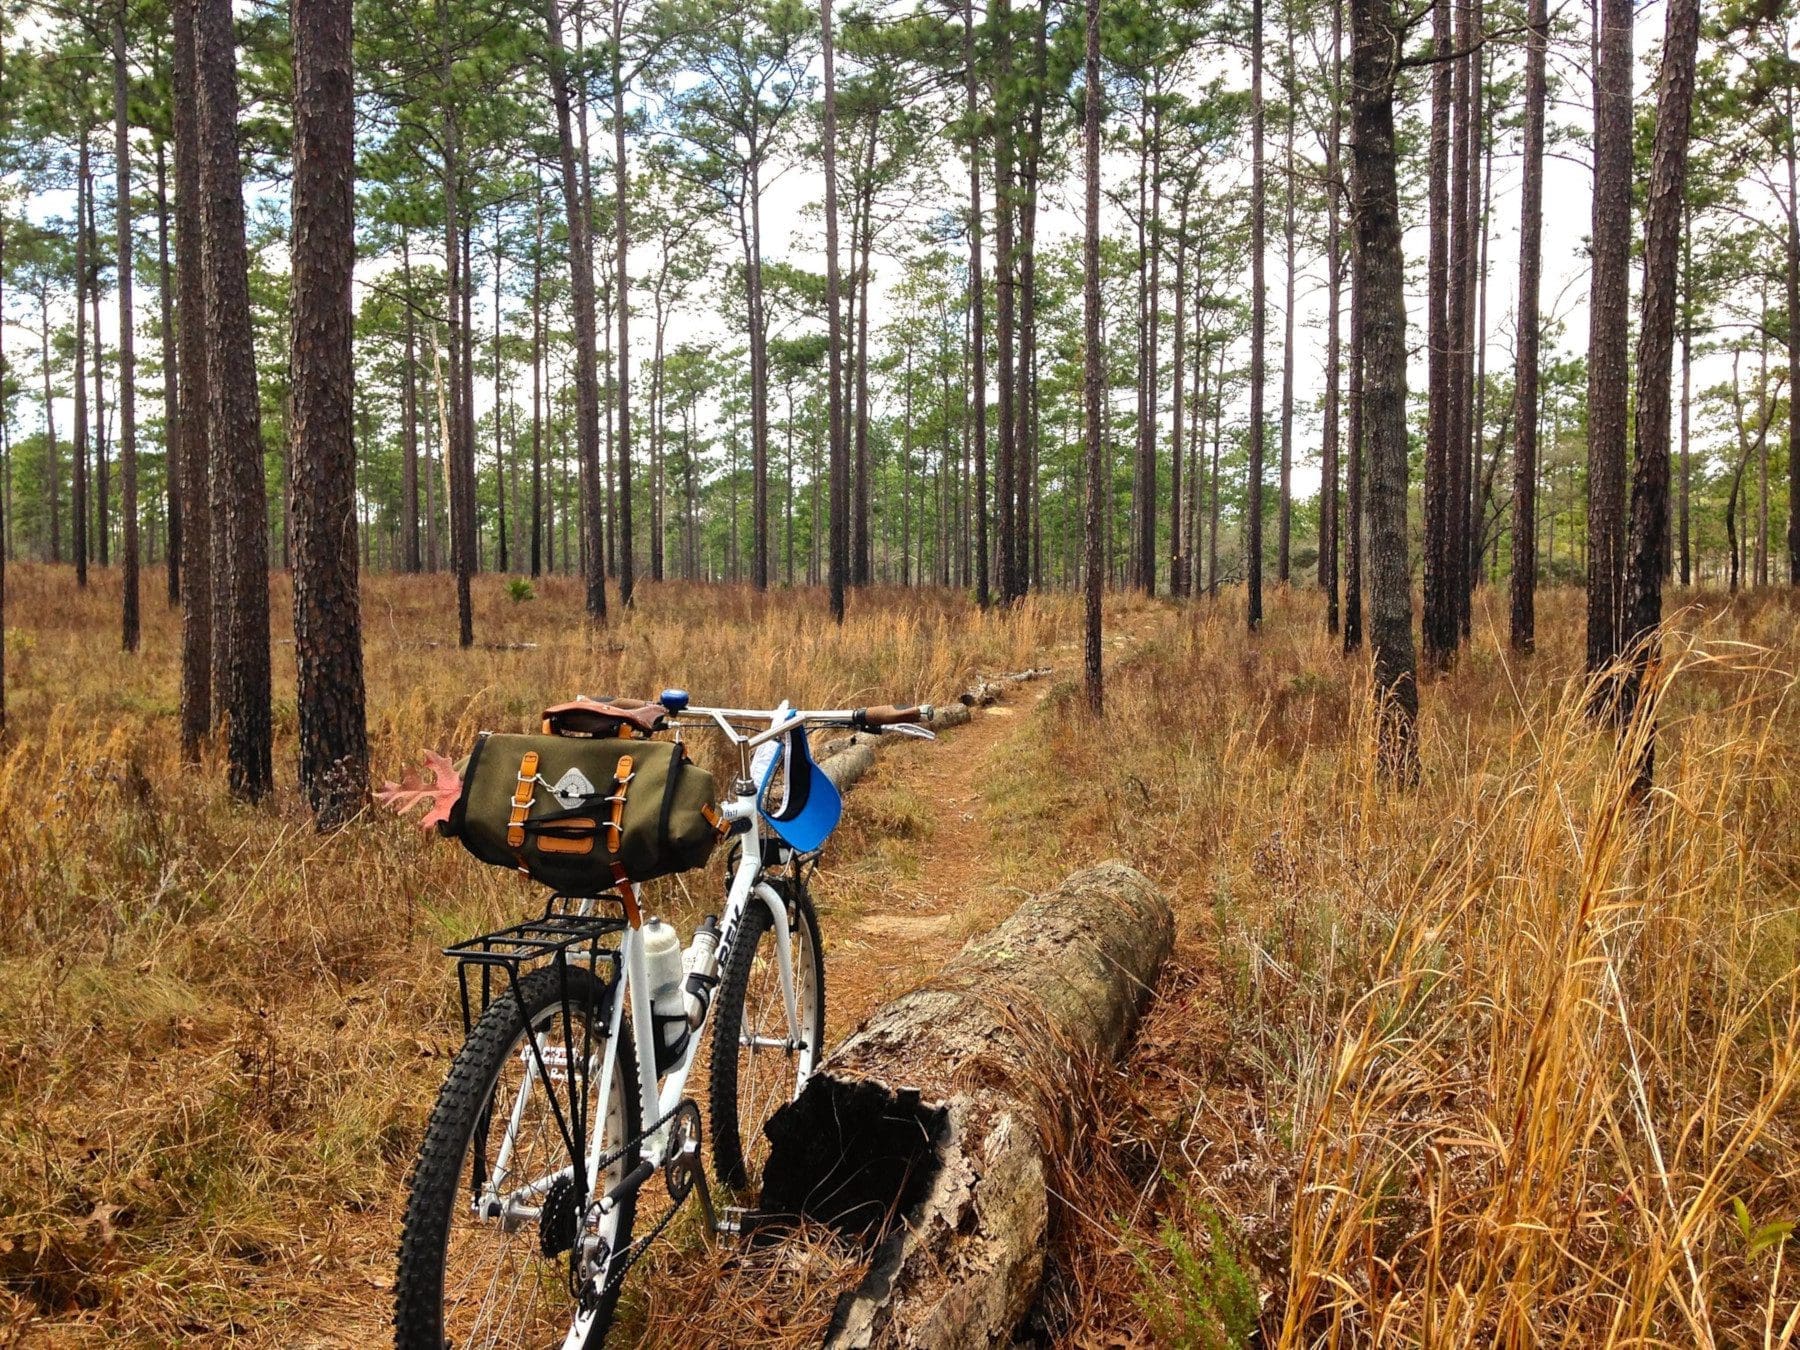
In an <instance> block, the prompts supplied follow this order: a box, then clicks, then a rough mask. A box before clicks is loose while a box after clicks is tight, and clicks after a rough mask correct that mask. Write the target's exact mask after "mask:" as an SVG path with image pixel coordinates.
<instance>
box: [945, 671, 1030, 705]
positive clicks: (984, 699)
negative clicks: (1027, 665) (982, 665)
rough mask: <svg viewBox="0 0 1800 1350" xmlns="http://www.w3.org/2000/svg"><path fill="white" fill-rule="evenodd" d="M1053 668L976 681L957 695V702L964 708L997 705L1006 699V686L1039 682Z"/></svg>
mask: <svg viewBox="0 0 1800 1350" xmlns="http://www.w3.org/2000/svg"><path fill="white" fill-rule="evenodd" d="M1053 669H1054V668H1053V667H1051V666H1040V667H1037V668H1036V669H1033V670H1021V671H1018V672H1016V673H1014V674H1011V675H996V676H994V677H993V678H992V679H982V680H977V681H976V682H975V685H974V687H973V688H971V689H968V690H965V691H964V692H963V693H961V694H958V695H957V696H956V697H957V701H958V702H959V703H961V704H962V705H963V706H964V707H965V708H985V707H986V706H987V705H988V704H990V703H997V702H998V701H999V700H1001V699H1003V698H1005V697H1006V686H1007V685H1009V684H1024V683H1025V682H1026V681H1028V680H1041V679H1043V678H1044V677H1045V676H1047V675H1049V674H1050V673H1051V672H1052V670H1053Z"/></svg>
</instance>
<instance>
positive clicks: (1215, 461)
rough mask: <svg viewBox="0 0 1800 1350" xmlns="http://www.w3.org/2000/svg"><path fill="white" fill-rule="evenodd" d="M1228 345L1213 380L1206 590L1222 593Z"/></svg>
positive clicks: (1221, 352)
mask: <svg viewBox="0 0 1800 1350" xmlns="http://www.w3.org/2000/svg"><path fill="white" fill-rule="evenodd" d="M1225 346H1226V344H1225V343H1223V342H1221V343H1220V344H1219V374H1218V378H1217V379H1215V380H1214V381H1213V389H1214V391H1215V392H1214V394H1213V440H1212V494H1211V496H1212V501H1211V519H1210V520H1209V521H1208V522H1207V530H1206V593H1207V594H1208V595H1210V596H1212V597H1214V598H1215V599H1216V598H1217V597H1218V594H1219V487H1220V480H1219V449H1220V446H1221V445H1222V444H1223V442H1224V439H1225Z"/></svg>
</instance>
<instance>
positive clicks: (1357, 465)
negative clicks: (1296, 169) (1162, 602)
mask: <svg viewBox="0 0 1800 1350" xmlns="http://www.w3.org/2000/svg"><path fill="white" fill-rule="evenodd" d="M1347 2H1348V0H1337V3H1338V4H1339V5H1343V4H1345V3H1347ZM1352 28H1353V29H1354V16H1352ZM1355 44H1356V37H1355V34H1354V31H1353V32H1352V35H1351V62H1352V66H1353V67H1354V63H1355V59H1356V58H1355V51H1356V46H1355ZM1352 78H1354V74H1353V75H1352ZM1351 92H1352V94H1354V90H1352V91H1351ZM1349 148H1350V174H1349V192H1348V194H1347V198H1348V201H1349V206H1350V241H1349V249H1350V333H1349V348H1350V351H1349V365H1350V371H1349V375H1348V378H1347V379H1346V381H1345V389H1344V403H1345V408H1344V436H1345V442H1346V444H1345V464H1344V517H1345V519H1346V520H1348V521H1349V524H1350V528H1349V530H1348V531H1347V532H1346V535H1345V539H1344V651H1345V653H1346V654H1349V653H1351V652H1356V651H1361V650H1362V644H1363V540H1364V539H1365V538H1366V534H1365V529H1366V520H1365V517H1364V514H1363V465H1364V464H1365V463H1367V462H1368V455H1367V451H1366V448H1365V447H1366V446H1367V444H1368V439H1367V437H1366V436H1365V435H1364V434H1363V367H1364V362H1363V335H1364V324H1363V298H1364V296H1365V295H1366V293H1367V290H1366V286H1365V284H1364V280H1363V265H1362V243H1361V239H1360V230H1361V226H1360V218H1361V214H1362V173H1361V170H1360V169H1359V167H1358V161H1357V156H1356V118H1355V116H1354V115H1352V117H1351V119H1350V135H1349Z"/></svg>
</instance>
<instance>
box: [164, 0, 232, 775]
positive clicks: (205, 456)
mask: <svg viewBox="0 0 1800 1350" xmlns="http://www.w3.org/2000/svg"><path fill="white" fill-rule="evenodd" d="M170 8H171V18H172V19H173V21H174V61H173V79H172V81H171V99H172V102H173V107H172V108H171V110H170V111H171V118H172V122H173V127H174V134H175V287H176V292H177V296H178V298H177V302H176V308H177V313H178V314H179V315H180V322H181V327H180V331H179V335H178V337H177V341H178V343H179V346H178V348H177V351H176V360H177V366H178V368H179V370H180V379H179V381H178V382H177V390H178V398H179V414H180V420H179V422H178V423H177V426H176V431H175V434H176V435H177V436H178V437H179V438H180V441H181V456H180V458H181V498H182V507H183V510H182V519H183V522H184V524H185V526H186V534H185V538H184V540H183V546H184V551H185V553H186V557H185V558H184V559H183V566H182V569H181V755H182V758H183V759H184V760H187V761H189V762H192V761H194V760H197V759H198V758H199V755H200V742H201V739H202V738H203V737H204V736H205V735H206V733H207V732H208V731H209V730H210V729H211V727H212V719H213V687H214V686H213V593H212V583H213V539H214V537H215V531H214V528H213V513H212V487H211V479H212V473H211V451H210V449H209V442H208V439H207V416H208V414H207V407H208V404H209V403H210V401H211V393H210V382H209V380H208V378H207V353H206V289H205V263H204V254H203V249H202V244H201V231H202V229H203V228H204V227H203V225H202V218H201V210H200V124H199V109H198V106H197V105H198V88H199V83H198V81H199V76H198V72H197V68H196V65H195V59H196V58H195V40H194V23H195V17H196V16H195V6H194V4H193V3H192V2H191V0H174V3H173V4H172V5H171V7H170ZM220 711H223V708H222V707H221V709H220Z"/></svg>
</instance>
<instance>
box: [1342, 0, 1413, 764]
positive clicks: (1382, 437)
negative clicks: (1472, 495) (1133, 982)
mask: <svg viewBox="0 0 1800 1350" xmlns="http://www.w3.org/2000/svg"><path fill="white" fill-rule="evenodd" d="M1351 18H1352V27H1353V29H1354V32H1355V44H1356V45H1355V57H1354V61H1353V69H1352V79H1351V84H1352V86H1353V87H1354V89H1355V91H1356V92H1355V104H1354V118H1355V124H1356V133H1355V134H1356V164H1357V180H1358V194H1357V195H1358V201H1357V212H1356V232H1357V243H1358V245H1359V248H1358V272H1359V284H1358V286H1357V292H1358V308H1359V310H1360V311H1361V317H1362V328H1363V342H1362V347H1363V362H1364V373H1363V390H1362V404H1363V423H1364V426H1365V428H1366V430H1367V434H1368V444H1369V450H1368V455H1369V481H1368V492H1367V496H1368V501H1367V507H1366V509H1367V513H1368V535H1369V552H1370V557H1369V582H1370V586H1369V643H1370V646H1371V648H1372V649H1373V653H1374V658H1375V697H1376V699H1377V700H1378V701H1379V707H1378V716H1377V722H1378V726H1379V731H1380V752H1381V761H1382V765H1383V768H1384V770H1385V772H1386V773H1387V774H1388V776H1389V777H1390V778H1392V779H1394V780H1396V781H1400V782H1407V783H1410V782H1412V781H1414V780H1416V778H1417V776H1418V771H1419V765H1418V744H1417V729H1416V722H1417V718H1418V710H1419V689H1418V676H1417V666H1416V661H1415V656H1414V650H1413V634H1412V589H1411V578H1410V568H1409V566H1408V562H1407V542H1406V498H1407V484H1406V479H1407V436H1406V295H1405V283H1406V275H1405V259H1404V257H1403V255H1402V252H1401V245H1400V202H1399V189H1398V185H1397V182H1396V172H1395V166H1396V158H1397V157H1396V154H1395V147H1394V77H1395V64H1396V62H1397V60H1398V53H1399V51H1400V48H1401V34H1400V31H1399V24H1398V21H1397V20H1396V17H1395V15H1394V12H1393V0H1352V5H1351Z"/></svg>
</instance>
